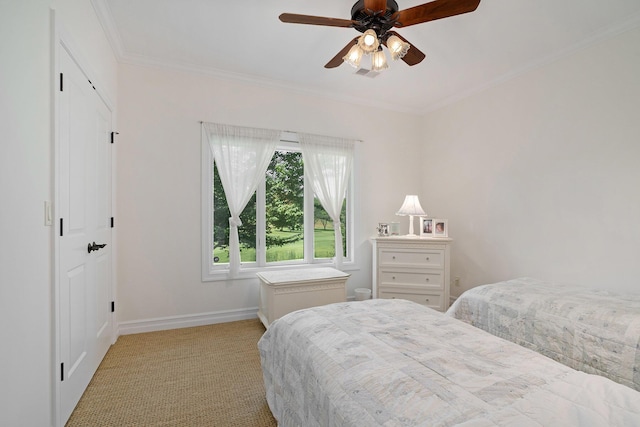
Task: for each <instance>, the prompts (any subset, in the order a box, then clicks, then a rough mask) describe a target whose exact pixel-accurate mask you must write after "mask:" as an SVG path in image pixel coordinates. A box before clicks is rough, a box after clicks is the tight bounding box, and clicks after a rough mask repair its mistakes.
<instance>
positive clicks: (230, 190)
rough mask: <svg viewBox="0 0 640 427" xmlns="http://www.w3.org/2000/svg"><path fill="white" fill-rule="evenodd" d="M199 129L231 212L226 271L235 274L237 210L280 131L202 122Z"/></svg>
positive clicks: (264, 167) (261, 171)
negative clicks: (207, 146) (205, 140)
mask: <svg viewBox="0 0 640 427" xmlns="http://www.w3.org/2000/svg"><path fill="white" fill-rule="evenodd" d="M202 129H203V133H204V134H205V135H206V137H207V139H208V140H209V146H210V147H211V152H212V153H213V160H214V162H215V163H216V166H217V167H218V174H219V175H220V181H221V182H222V187H223V189H224V194H225V196H226V198H227V204H228V205H229V211H230V213H231V218H229V271H230V273H231V277H236V276H237V275H238V272H239V271H240V241H239V238H238V227H239V226H241V225H242V221H241V220H240V214H241V213H242V211H243V210H244V208H245V207H246V206H247V203H248V202H249V200H250V199H251V196H252V195H253V193H254V192H255V191H256V188H257V187H258V184H259V183H260V182H261V181H262V180H263V179H264V176H265V173H266V171H267V168H268V167H269V162H270V161H271V158H272V157H273V153H274V152H275V150H276V145H277V144H278V141H279V140H280V135H281V132H280V131H277V130H270V129H254V128H246V127H239V126H231V125H224V124H217V123H203V124H202Z"/></svg>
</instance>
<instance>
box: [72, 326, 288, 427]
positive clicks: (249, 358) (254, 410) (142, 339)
mask: <svg viewBox="0 0 640 427" xmlns="http://www.w3.org/2000/svg"><path fill="white" fill-rule="evenodd" d="M263 333H264V327H263V326H262V323H260V321H259V320H257V319H255V320H243V321H239V322H231V323H222V324H217V325H209V326H199V327H194V328H185V329H175V330H170V331H161V332H150V333H144V334H135V335H124V336H121V337H120V338H118V341H117V342H116V344H114V345H113V346H112V347H111V348H110V349H109V352H108V353H107V355H106V356H105V358H104V360H103V361H102V364H101V365H100V367H99V368H98V370H97V372H96V374H95V375H94V377H93V379H92V381H91V383H90V384H89V387H88V388H87V390H86V391H85V393H84V395H83V396H82V398H81V399H80V402H79V403H78V406H77V407H76V409H75V411H74V412H73V413H72V414H71V417H70V418H69V421H68V422H67V424H66V426H67V427H78V426H82V427H85V426H92V427H94V426H96V427H97V426H118V427H121V426H122V427H124V426H145V427H146V426H153V427H155V426H185V427H198V426H220V427H251V426H256V427H271V426H273V427H275V426H276V421H275V419H274V418H273V416H272V415H271V412H270V411H269V407H268V406H267V402H266V399H265V391H264V384H263V380H262V371H261V370H260V355H259V353H258V348H257V342H258V340H259V339H260V337H261V336H262V334H263Z"/></svg>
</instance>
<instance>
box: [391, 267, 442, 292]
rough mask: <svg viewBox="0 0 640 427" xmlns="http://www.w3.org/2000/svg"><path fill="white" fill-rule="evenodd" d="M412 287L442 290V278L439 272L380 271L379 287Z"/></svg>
mask: <svg viewBox="0 0 640 427" xmlns="http://www.w3.org/2000/svg"><path fill="white" fill-rule="evenodd" d="M402 285H413V286H418V287H421V288H425V289H443V288H444V277H443V272H442V271H441V270H432V271H407V270H404V271H391V270H387V269H384V270H382V271H380V286H381V287H382V286H402Z"/></svg>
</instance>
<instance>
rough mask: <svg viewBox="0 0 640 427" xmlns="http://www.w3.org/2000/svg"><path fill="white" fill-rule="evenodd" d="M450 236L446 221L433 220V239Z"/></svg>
mask: <svg viewBox="0 0 640 427" xmlns="http://www.w3.org/2000/svg"><path fill="white" fill-rule="evenodd" d="M448 235H449V225H448V221H447V220H446V219H434V220H433V237H447V236H448Z"/></svg>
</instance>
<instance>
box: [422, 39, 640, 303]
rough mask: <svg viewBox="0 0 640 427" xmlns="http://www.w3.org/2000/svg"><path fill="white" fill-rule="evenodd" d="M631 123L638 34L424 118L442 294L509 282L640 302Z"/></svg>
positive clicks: (636, 100) (638, 72)
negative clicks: (536, 281)
mask: <svg viewBox="0 0 640 427" xmlns="http://www.w3.org/2000/svg"><path fill="white" fill-rule="evenodd" d="M471 72H472V71H471ZM639 118H640V29H635V30H632V31H629V32H627V33H624V34H621V35H618V36H616V37H613V38H611V39H608V40H604V41H601V42H599V43H597V44H595V45H592V46H590V47H588V48H585V49H583V50H580V51H578V52H575V53H574V54H573V55H571V56H570V57H566V58H564V59H561V60H558V61H556V62H554V63H551V64H548V65H546V66H544V67H541V68H538V69H535V70H532V71H530V72H529V73H527V74H526V75H522V76H520V77H518V78H516V79H513V80H511V81H508V82H506V83H504V84H502V85H500V86H498V87H494V88H492V89H489V90H486V91H484V92H482V93H479V94H477V95H475V96H473V97H471V98H468V99H466V100H463V101H461V102H458V103H456V104H455V105H451V106H449V107H446V108H443V109H441V110H439V111H435V112H432V113H430V114H428V115H427V116H426V120H425V122H424V127H423V135H424V136H423V138H422V140H423V150H424V151H425V157H426V153H429V155H430V157H432V158H433V162H431V163H430V164H429V167H427V168H425V169H424V172H423V174H422V179H423V181H424V185H425V187H424V192H425V193H426V194H427V197H426V198H425V202H426V203H425V204H426V209H428V210H429V211H430V212H431V211H433V212H434V213H436V215H439V216H442V217H445V218H449V220H450V235H451V236H452V237H453V238H454V239H455V242H454V244H453V250H452V260H453V262H452V276H453V277H455V276H459V277H460V278H461V285H460V287H453V288H452V294H454V295H459V293H460V292H462V291H464V290H466V289H468V288H470V287H473V286H475V285H479V284H483V283H491V282H494V281H499V280H505V279H509V278H514V277H519V276H531V277H537V278H541V279H546V280H554V281H559V282H568V283H576V284H582V285H585V286H588V287H598V288H605V289H613V290H632V291H633V290H635V291H639V290H640V282H639V279H638V278H640V263H638V261H637V257H638V254H639V253H640V222H639V221H638V218H640V191H639V190H638V188H639V185H640V168H639V167H638V159H640V140H639V139H638V135H640V120H639Z"/></svg>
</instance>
